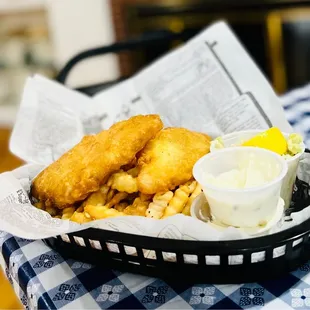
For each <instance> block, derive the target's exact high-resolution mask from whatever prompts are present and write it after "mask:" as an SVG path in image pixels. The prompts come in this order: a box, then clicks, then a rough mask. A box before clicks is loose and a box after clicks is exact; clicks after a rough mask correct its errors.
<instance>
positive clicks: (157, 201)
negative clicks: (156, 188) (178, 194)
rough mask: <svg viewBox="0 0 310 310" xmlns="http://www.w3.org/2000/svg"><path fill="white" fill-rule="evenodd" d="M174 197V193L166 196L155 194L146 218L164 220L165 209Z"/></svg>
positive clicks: (168, 193) (167, 193)
mask: <svg viewBox="0 0 310 310" xmlns="http://www.w3.org/2000/svg"><path fill="white" fill-rule="evenodd" d="M172 197H173V192H171V191H169V192H166V193H164V194H159V193H158V194H155V196H154V197H153V202H151V203H150V204H149V207H148V209H147V210H146V213H145V216H146V217H150V218H154V219H160V218H162V216H163V214H164V211H165V209H166V208H167V206H168V203H169V202H170V200H171V199H172Z"/></svg>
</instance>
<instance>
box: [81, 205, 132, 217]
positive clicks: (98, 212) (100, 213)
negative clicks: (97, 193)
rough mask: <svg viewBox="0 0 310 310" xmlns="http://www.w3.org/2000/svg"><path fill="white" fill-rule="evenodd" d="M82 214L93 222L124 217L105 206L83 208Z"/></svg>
mask: <svg viewBox="0 0 310 310" xmlns="http://www.w3.org/2000/svg"><path fill="white" fill-rule="evenodd" d="M84 213H87V214H89V215H90V217H91V218H92V219H95V220H99V219H105V218H108V217H116V216H124V215H126V214H125V213H124V212H120V211H117V210H115V209H113V208H108V207H107V206H91V205H88V206H86V207H85V211H84Z"/></svg>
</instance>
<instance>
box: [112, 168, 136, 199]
mask: <svg viewBox="0 0 310 310" xmlns="http://www.w3.org/2000/svg"><path fill="white" fill-rule="evenodd" d="M108 185H109V186H111V188H112V189H116V190H118V191H119V192H126V193H129V194H131V193H136V192H137V191H138V183H137V179H136V178H134V177H133V176H132V175H130V174H129V173H128V172H125V171H120V172H116V173H114V174H112V175H111V177H110V179H109V181H108Z"/></svg>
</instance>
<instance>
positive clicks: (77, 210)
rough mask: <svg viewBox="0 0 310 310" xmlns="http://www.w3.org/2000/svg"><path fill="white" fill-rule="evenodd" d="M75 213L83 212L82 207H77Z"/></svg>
mask: <svg viewBox="0 0 310 310" xmlns="http://www.w3.org/2000/svg"><path fill="white" fill-rule="evenodd" d="M76 212H84V206H79V207H78V208H77V209H76Z"/></svg>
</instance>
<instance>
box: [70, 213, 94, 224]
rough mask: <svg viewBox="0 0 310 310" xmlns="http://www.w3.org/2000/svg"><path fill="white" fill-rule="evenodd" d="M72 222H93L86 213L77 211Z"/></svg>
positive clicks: (71, 218)
mask: <svg viewBox="0 0 310 310" xmlns="http://www.w3.org/2000/svg"><path fill="white" fill-rule="evenodd" d="M70 221H72V222H76V223H79V224H83V223H88V222H90V221H91V218H87V217H86V216H85V214H84V213H82V212H77V211H75V212H74V213H73V215H72V216H71V217H70Z"/></svg>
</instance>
